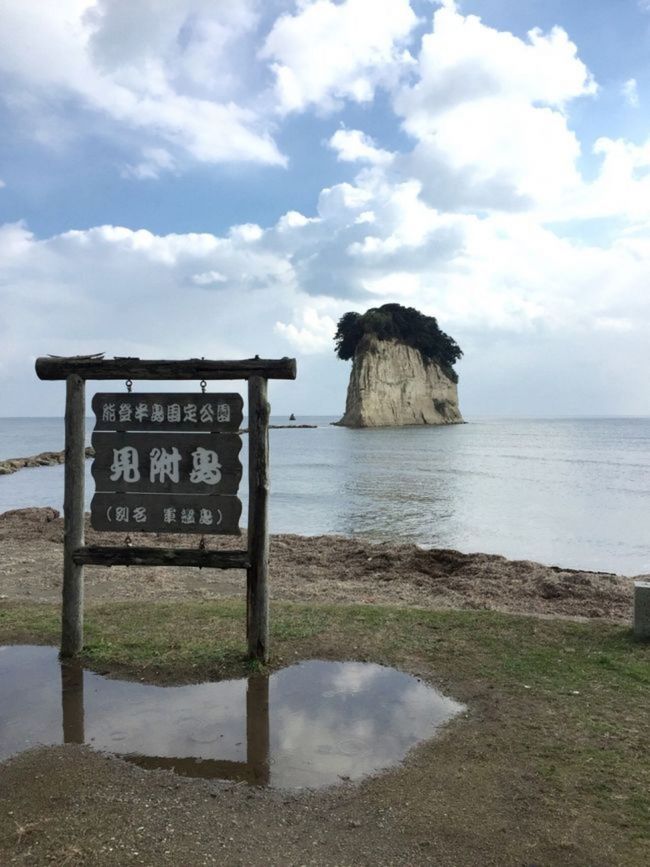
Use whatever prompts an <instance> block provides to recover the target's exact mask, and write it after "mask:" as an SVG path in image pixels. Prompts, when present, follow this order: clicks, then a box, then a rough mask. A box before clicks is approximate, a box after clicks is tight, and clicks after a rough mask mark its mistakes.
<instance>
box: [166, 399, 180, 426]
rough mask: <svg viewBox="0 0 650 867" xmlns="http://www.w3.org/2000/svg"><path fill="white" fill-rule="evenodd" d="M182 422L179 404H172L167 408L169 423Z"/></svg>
mask: <svg viewBox="0 0 650 867" xmlns="http://www.w3.org/2000/svg"><path fill="white" fill-rule="evenodd" d="M180 420H181V408H180V405H179V404H177V403H170V404H169V406H168V407H167V421H171V422H179V421H180Z"/></svg>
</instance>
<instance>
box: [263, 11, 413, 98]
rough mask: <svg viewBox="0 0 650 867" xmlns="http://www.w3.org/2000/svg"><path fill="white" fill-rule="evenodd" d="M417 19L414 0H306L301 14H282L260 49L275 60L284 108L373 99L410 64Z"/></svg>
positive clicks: (273, 65) (276, 74)
mask: <svg viewBox="0 0 650 867" xmlns="http://www.w3.org/2000/svg"><path fill="white" fill-rule="evenodd" d="M416 23H417V18H416V16H415V14H414V12H413V10H412V9H411V7H410V5H409V2H408V0H343V2H341V3H334V2H331V0H302V2H300V3H299V6H298V11H297V13H296V14H295V15H290V14H285V15H282V16H280V18H278V20H277V21H276V22H275V24H274V25H273V28H272V30H271V32H270V33H269V35H268V37H267V39H266V42H265V44H264V47H263V48H262V50H261V52H260V57H262V58H264V59H268V60H270V61H272V69H273V72H274V74H275V93H276V98H277V101H278V104H279V107H280V110H281V111H283V112H290V111H300V110H303V109H305V108H306V107H307V106H308V105H315V106H316V107H317V108H319V109H321V110H325V111H329V110H333V109H334V108H336V107H337V105H338V104H339V102H340V100H342V99H349V100H352V101H354V102H360V103H363V102H369V101H370V100H371V99H372V98H373V96H374V92H375V88H376V87H377V86H378V85H380V84H386V85H388V84H390V83H393V82H394V81H395V80H396V78H397V77H398V76H399V75H400V74H401V71H402V70H403V68H405V67H408V66H409V64H410V62H411V58H410V55H409V54H408V53H407V52H406V50H405V45H406V41H407V39H408V37H409V36H410V34H411V32H412V30H413V28H414V27H415V25H416Z"/></svg>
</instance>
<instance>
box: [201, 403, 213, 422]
mask: <svg viewBox="0 0 650 867" xmlns="http://www.w3.org/2000/svg"><path fill="white" fill-rule="evenodd" d="M199 418H200V419H201V421H202V422H204V423H205V422H210V421H214V407H213V406H212V404H211V403H204V404H203V406H202V407H201V410H200V412H199Z"/></svg>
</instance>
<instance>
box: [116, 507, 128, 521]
mask: <svg viewBox="0 0 650 867" xmlns="http://www.w3.org/2000/svg"><path fill="white" fill-rule="evenodd" d="M115 520H116V521H119V522H120V523H128V520H129V507H128V506H115Z"/></svg>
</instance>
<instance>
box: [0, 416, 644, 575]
mask: <svg viewBox="0 0 650 867" xmlns="http://www.w3.org/2000/svg"><path fill="white" fill-rule="evenodd" d="M330 420H332V419H330V418H325V417H322V416H321V417H317V418H307V417H299V418H298V419H297V421H298V422H299V423H313V424H318V425H319V426H318V428H317V429H315V430H274V431H271V434H270V437H271V491H272V495H271V507H270V508H271V528H272V531H273V532H276V533H278V532H289V533H302V534H307V535H315V534H320V533H340V534H345V535H362V536H366V537H369V538H371V539H373V540H377V541H383V540H386V541H402V542H415V543H417V544H419V545H423V546H425V547H445V548H456V549H459V550H461V551H465V552H471V551H484V552H488V553H495V554H503V555H505V556H508V557H516V558H524V559H532V560H539V561H541V562H543V563H549V564H557V565H561V566H567V567H573V568H577V569H580V568H582V569H596V570H604V571H615V572H620V573H622V574H628V575H634V574H641V573H648V572H650V419H648V418H604V419H598V418H593V419H592V418H587V419H585V418H582V419H504V418H499V419H489V418H481V419H470V420H469V423H468V424H465V425H454V426H450V427H408V428H384V429H381V428H380V429H374V430H348V429H346V428H337V427H332V426H331V425H329V423H328V422H329V421H330ZM272 421H273V422H274V423H286V419H285V418H274V419H272ZM62 446H63V422H62V420H61V419H0V458H1V457H18V456H22V455H27V454H35V453H37V452H39V451H44V450H47V449H59V448H62ZM242 462H243V463H244V466H246V437H244V450H243V452H242ZM88 467H89V465H88ZM87 478H88V481H87V496H88V502H89V501H90V497H91V496H92V491H93V482H92V478H91V476H90V471H89V469H88V477H87ZM242 488H243V490H245V480H244V483H243V484H242ZM62 499H63V468H62V467H49V468H44V469H36V470H22V471H20V472H18V473H15V474H14V475H12V476H4V477H0V511H3V510H6V509H12V508H20V507H25V506H34V505H52V506H55V507H57V508H60V507H61V504H62ZM244 499H245V498H244ZM244 514H245V512H244Z"/></svg>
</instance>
